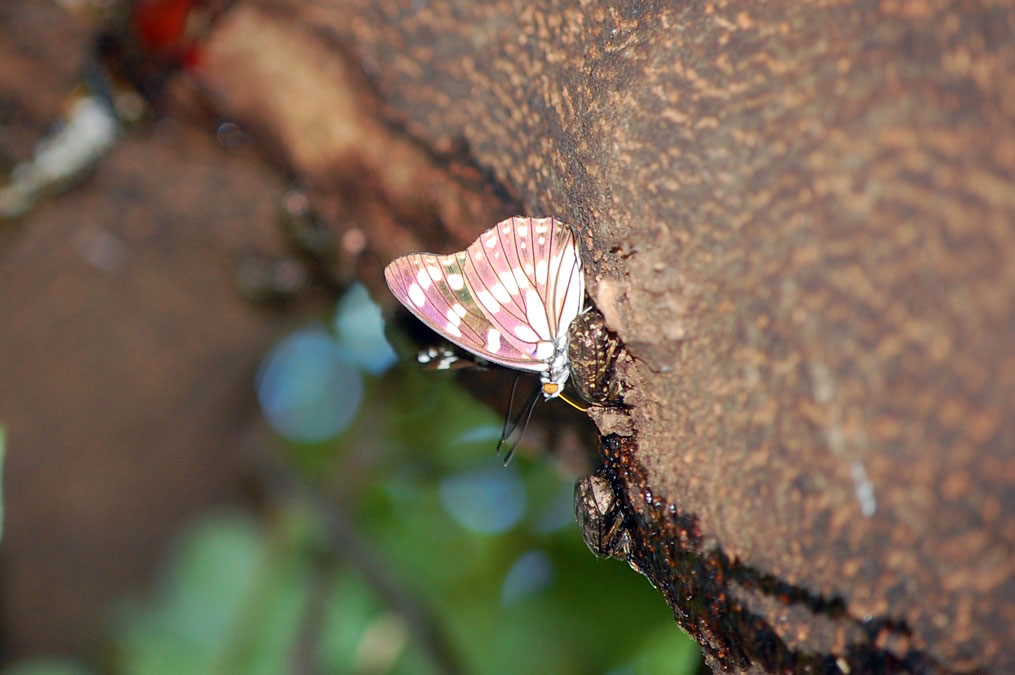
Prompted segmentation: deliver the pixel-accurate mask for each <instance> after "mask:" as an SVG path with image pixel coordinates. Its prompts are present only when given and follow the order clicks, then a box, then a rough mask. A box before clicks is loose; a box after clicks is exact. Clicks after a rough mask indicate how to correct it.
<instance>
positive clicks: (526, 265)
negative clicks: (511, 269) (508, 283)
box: [522, 263, 532, 276]
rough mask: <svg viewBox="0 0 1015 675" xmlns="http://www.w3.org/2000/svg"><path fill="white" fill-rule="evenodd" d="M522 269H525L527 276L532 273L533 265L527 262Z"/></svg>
mask: <svg viewBox="0 0 1015 675" xmlns="http://www.w3.org/2000/svg"><path fill="white" fill-rule="evenodd" d="M522 269H524V270H525V276H529V275H531V274H532V265H530V264H529V263H525V267H523V268H522Z"/></svg>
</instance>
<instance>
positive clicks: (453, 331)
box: [444, 316, 462, 338]
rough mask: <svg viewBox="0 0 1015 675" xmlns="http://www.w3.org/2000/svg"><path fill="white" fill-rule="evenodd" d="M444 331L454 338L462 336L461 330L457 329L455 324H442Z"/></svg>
mask: <svg viewBox="0 0 1015 675" xmlns="http://www.w3.org/2000/svg"><path fill="white" fill-rule="evenodd" d="M455 318H456V319H457V318H458V317H457V316H456V317H455ZM444 332H445V333H447V334H448V335H450V336H451V337H456V338H460V337H462V331H460V330H458V325H457V324H453V323H448V325H446V326H444Z"/></svg>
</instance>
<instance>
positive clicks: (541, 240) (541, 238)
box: [536, 228, 546, 246]
mask: <svg viewBox="0 0 1015 675" xmlns="http://www.w3.org/2000/svg"><path fill="white" fill-rule="evenodd" d="M537 230H538V228H537ZM536 243H537V244H539V245H540V246H546V237H544V236H543V235H539V239H537V240H536Z"/></svg>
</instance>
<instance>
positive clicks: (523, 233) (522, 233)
mask: <svg viewBox="0 0 1015 675" xmlns="http://www.w3.org/2000/svg"><path fill="white" fill-rule="evenodd" d="M515 232H517V233H518V237H519V238H520V239H524V238H525V237H527V236H529V226H528V225H519V226H518V227H516V228H515Z"/></svg>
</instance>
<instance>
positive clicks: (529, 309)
mask: <svg viewBox="0 0 1015 675" xmlns="http://www.w3.org/2000/svg"><path fill="white" fill-rule="evenodd" d="M525 319H526V320H527V321H528V322H529V326H530V327H531V328H532V330H533V331H535V333H536V335H538V336H539V337H541V338H542V339H544V340H553V336H552V335H550V325H549V324H548V323H547V322H546V308H544V307H543V301H542V300H540V298H539V294H538V293H536V292H535V291H533V290H531V289H530V290H529V291H528V292H526V293H525Z"/></svg>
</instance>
